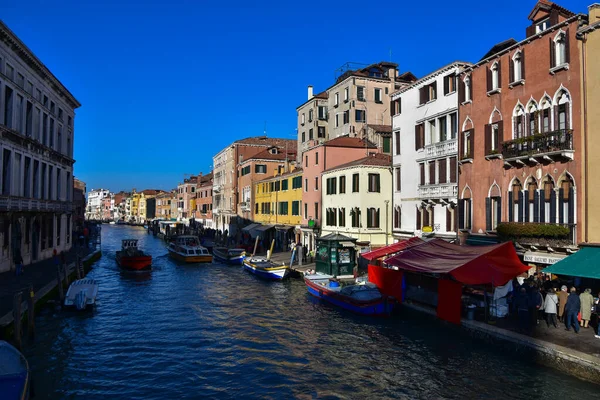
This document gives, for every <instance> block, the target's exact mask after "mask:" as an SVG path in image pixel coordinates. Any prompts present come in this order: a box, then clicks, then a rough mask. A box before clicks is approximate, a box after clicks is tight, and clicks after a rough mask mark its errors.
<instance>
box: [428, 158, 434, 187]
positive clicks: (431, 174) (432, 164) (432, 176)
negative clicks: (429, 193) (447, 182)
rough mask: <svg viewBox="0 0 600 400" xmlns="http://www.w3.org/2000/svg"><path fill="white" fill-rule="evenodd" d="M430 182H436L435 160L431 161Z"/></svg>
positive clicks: (432, 183) (431, 183)
mask: <svg viewBox="0 0 600 400" xmlns="http://www.w3.org/2000/svg"><path fill="white" fill-rule="evenodd" d="M429 184H430V185H434V184H435V161H430V162H429Z"/></svg>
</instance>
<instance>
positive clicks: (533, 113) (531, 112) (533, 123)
mask: <svg viewBox="0 0 600 400" xmlns="http://www.w3.org/2000/svg"><path fill="white" fill-rule="evenodd" d="M527 121H528V127H527V128H528V134H529V135H530V136H532V135H535V134H537V133H539V128H538V127H539V123H538V107H537V104H536V103H535V101H533V100H531V101H530V102H529V104H528V105H527Z"/></svg>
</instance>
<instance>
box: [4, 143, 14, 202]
mask: <svg viewBox="0 0 600 400" xmlns="http://www.w3.org/2000/svg"><path fill="white" fill-rule="evenodd" d="M12 171H13V170H12V158H11V151H10V150H7V149H4V151H3V152H2V194H3V195H4V196H10V194H11V193H10V192H11V190H10V186H11V183H12V179H11V178H12Z"/></svg>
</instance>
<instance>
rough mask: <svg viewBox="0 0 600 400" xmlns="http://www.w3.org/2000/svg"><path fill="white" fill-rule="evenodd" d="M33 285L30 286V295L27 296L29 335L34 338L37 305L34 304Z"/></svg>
mask: <svg viewBox="0 0 600 400" xmlns="http://www.w3.org/2000/svg"><path fill="white" fill-rule="evenodd" d="M34 295H35V293H33V285H29V293H28V296H27V322H28V323H27V333H28V334H29V337H30V338H32V337H33V335H34V331H35V304H34V301H33V300H34Z"/></svg>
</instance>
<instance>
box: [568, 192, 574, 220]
mask: <svg viewBox="0 0 600 400" xmlns="http://www.w3.org/2000/svg"><path fill="white" fill-rule="evenodd" d="M574 222H575V189H574V188H573V187H571V188H570V189H569V224H573V223H574Z"/></svg>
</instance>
